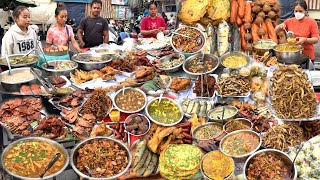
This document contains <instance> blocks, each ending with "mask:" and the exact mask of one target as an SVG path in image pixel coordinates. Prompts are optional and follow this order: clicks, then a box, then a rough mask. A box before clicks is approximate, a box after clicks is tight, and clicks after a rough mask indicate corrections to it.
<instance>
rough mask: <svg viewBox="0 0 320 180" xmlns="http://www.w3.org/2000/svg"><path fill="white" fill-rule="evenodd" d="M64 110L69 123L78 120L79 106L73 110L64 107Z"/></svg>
mask: <svg viewBox="0 0 320 180" xmlns="http://www.w3.org/2000/svg"><path fill="white" fill-rule="evenodd" d="M62 112H63V113H64V114H65V116H64V117H63V118H64V119H65V120H67V121H68V122H69V123H74V122H75V121H76V120H78V112H79V109H78V108H75V109H72V110H71V111H68V110H66V109H62Z"/></svg>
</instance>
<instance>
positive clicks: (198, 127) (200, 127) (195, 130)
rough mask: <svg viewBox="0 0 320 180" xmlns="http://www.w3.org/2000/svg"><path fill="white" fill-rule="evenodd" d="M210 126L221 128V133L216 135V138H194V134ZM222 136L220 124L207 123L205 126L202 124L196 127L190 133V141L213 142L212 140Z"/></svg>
mask: <svg viewBox="0 0 320 180" xmlns="http://www.w3.org/2000/svg"><path fill="white" fill-rule="evenodd" d="M212 125H215V126H219V127H221V133H220V134H219V135H217V136H215V137H212V138H208V139H198V138H196V137H195V135H196V133H197V132H198V131H199V130H200V129H202V128H204V127H206V126H212ZM222 134H223V127H222V124H220V123H216V122H208V123H205V124H202V125H199V126H197V127H196V128H195V129H194V130H193V131H192V139H194V140H198V141H207V140H213V139H215V138H217V137H219V136H220V135H222Z"/></svg>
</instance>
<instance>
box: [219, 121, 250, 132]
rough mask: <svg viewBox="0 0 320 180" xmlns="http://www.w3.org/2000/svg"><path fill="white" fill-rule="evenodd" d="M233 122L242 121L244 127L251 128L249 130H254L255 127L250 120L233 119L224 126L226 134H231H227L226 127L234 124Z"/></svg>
mask: <svg viewBox="0 0 320 180" xmlns="http://www.w3.org/2000/svg"><path fill="white" fill-rule="evenodd" d="M232 121H241V122H242V123H243V124H244V125H247V126H249V128H248V130H252V127H253V124H252V122H251V121H249V120H248V119H245V118H237V119H233V120H231V121H228V122H227V123H226V124H224V125H223V131H224V132H225V133H227V134H228V133H231V132H227V131H226V127H227V126H228V125H229V124H230V123H231V122H232Z"/></svg>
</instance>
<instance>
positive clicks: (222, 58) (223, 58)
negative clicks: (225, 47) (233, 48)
mask: <svg viewBox="0 0 320 180" xmlns="http://www.w3.org/2000/svg"><path fill="white" fill-rule="evenodd" d="M229 56H243V57H244V58H245V59H246V61H247V64H246V65H244V66H240V67H238V68H230V67H227V66H226V65H224V64H223V62H224V61H225V59H227V57H229ZM220 60H221V64H222V66H223V67H225V68H229V69H240V68H242V67H245V66H247V65H248V64H249V63H250V57H249V56H247V55H246V54H243V53H242V52H229V53H226V54H224V55H223V56H221V58H220Z"/></svg>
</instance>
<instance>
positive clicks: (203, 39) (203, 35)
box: [170, 26, 207, 57]
mask: <svg viewBox="0 0 320 180" xmlns="http://www.w3.org/2000/svg"><path fill="white" fill-rule="evenodd" d="M183 28H191V29H195V30H197V31H199V32H200V34H201V40H202V42H201V45H200V47H201V48H199V50H198V51H196V52H193V53H187V52H184V51H181V50H179V49H177V48H176V47H175V46H174V45H173V42H172V40H173V36H175V34H172V35H171V37H170V44H171V46H172V48H173V49H174V50H175V51H176V52H179V53H182V54H184V55H185V56H186V57H188V56H191V55H193V54H197V53H199V52H201V51H202V50H203V48H204V46H205V44H206V42H207V39H206V38H205V37H206V36H205V34H204V33H203V32H202V31H201V30H200V29H198V28H195V27H190V26H182V27H180V28H178V29H176V30H175V32H179V30H180V29H183Z"/></svg>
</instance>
